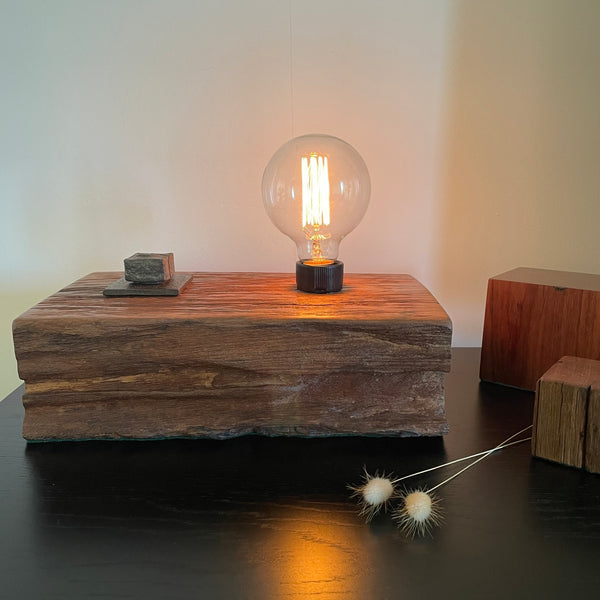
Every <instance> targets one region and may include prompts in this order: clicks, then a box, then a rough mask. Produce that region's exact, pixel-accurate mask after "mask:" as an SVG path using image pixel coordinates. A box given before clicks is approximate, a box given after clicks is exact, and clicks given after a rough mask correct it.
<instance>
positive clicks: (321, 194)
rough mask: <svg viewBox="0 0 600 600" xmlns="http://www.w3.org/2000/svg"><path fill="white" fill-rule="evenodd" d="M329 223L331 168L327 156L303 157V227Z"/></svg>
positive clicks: (317, 226)
mask: <svg viewBox="0 0 600 600" xmlns="http://www.w3.org/2000/svg"><path fill="white" fill-rule="evenodd" d="M321 225H329V168H328V166H327V157H326V156H319V155H318V154H311V155H310V156H303V157H302V227H307V226H310V227H315V228H319V227H320V226H321Z"/></svg>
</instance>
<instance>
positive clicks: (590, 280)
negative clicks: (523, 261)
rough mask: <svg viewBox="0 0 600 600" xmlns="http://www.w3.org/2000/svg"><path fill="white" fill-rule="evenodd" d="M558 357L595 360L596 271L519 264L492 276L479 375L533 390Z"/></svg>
mask: <svg viewBox="0 0 600 600" xmlns="http://www.w3.org/2000/svg"><path fill="white" fill-rule="evenodd" d="M562 356H580V357H582V358H590V359H594V360H598V359H600V275H589V274H585V273H569V272H564V271H549V270H546V269H528V268H523V267H521V268H518V269H514V270H512V271H508V272H507V273H503V274H502V275H498V276H496V277H492V278H491V279H490V280H489V281H488V289H487V301H486V307H485V320H484V326H483V341H482V348H481V367H480V377H481V379H482V380H484V381H491V382H494V383H502V384H504V385H510V386H513V387H518V388H523V389H526V390H532V391H533V390H535V389H536V383H537V380H538V379H539V378H540V377H541V376H542V375H543V374H544V373H545V372H546V371H547V370H548V369H549V368H550V367H551V366H552V365H553V364H554V363H555V362H556V361H557V360H558V359H559V358H561V357H562Z"/></svg>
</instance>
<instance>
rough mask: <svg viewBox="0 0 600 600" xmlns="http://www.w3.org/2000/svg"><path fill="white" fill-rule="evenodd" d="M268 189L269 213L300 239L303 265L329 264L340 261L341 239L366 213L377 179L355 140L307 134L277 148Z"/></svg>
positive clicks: (265, 179)
mask: <svg viewBox="0 0 600 600" xmlns="http://www.w3.org/2000/svg"><path fill="white" fill-rule="evenodd" d="M262 195H263V202H264V206H265V210H266V211H267V214H268V215H269V218H270V219H271V221H273V223H274V224H275V226H276V227H277V228H278V229H279V230H280V231H281V232H283V233H285V234H286V235H287V236H289V237H290V238H291V239H292V240H293V241H294V242H295V244H296V248H297V251H298V257H299V259H300V262H301V263H302V265H304V266H308V267H324V266H327V265H332V264H334V263H340V261H337V260H336V259H337V257H338V250H339V244H340V242H341V241H342V239H343V238H344V237H345V236H346V235H347V234H348V233H350V232H351V231H352V230H353V229H354V228H355V227H356V226H357V225H358V223H359V222H360V220H361V219H362V218H363V216H364V214H365V212H366V210H367V206H368V205H369V197H370V195H371V180H370V178H369V172H368V170H367V166H366V165H365V162H364V160H363V159H362V157H361V156H360V154H359V153H358V152H357V151H356V150H355V149H354V148H353V147H352V146H350V144H348V143H346V142H344V141H343V140H340V139H339V138H336V137H333V136H330V135H303V136H300V137H297V138H294V139H293V140H290V141H289V142H287V143H286V144H284V145H283V146H281V148H279V150H277V152H275V154H274V155H273V157H272V158H271V160H270V161H269V164H268V165H267V167H266V168H265V172H264V174H263V179H262ZM340 265H341V263H340ZM340 287H341V284H340ZM299 288H300V286H299ZM300 289H302V288H300ZM306 291H333V290H306Z"/></svg>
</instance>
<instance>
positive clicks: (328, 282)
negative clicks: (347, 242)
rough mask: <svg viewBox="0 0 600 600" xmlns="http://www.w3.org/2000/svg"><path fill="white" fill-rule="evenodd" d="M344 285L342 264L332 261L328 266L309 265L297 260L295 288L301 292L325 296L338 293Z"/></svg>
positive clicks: (309, 262)
mask: <svg viewBox="0 0 600 600" xmlns="http://www.w3.org/2000/svg"><path fill="white" fill-rule="evenodd" d="M343 285H344V263H343V262H342V261H341V260H334V261H333V262H331V263H329V264H311V261H303V260H299V261H298V262H297V263H296V287H297V288H298V289H299V290H300V291H301V292H310V293H312V294H327V293H329V292H339V291H340V290H341V289H342V286H343Z"/></svg>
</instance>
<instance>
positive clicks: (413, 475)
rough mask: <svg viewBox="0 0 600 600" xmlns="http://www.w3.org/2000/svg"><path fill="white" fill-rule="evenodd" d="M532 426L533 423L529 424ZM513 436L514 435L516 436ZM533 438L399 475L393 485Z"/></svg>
mask: <svg viewBox="0 0 600 600" xmlns="http://www.w3.org/2000/svg"><path fill="white" fill-rule="evenodd" d="M529 427H531V425H530V426H529ZM529 427H526V428H525V429H524V430H523V431H525V430H527V429H529ZM519 433H523V432H522V431H520V432H519ZM519 433H516V434H515V436H516V435H519ZM515 436H513V437H515ZM530 439H531V438H530V437H528V438H524V439H522V440H517V441H516V442H510V443H508V444H500V445H499V446H495V447H494V448H491V449H490V450H483V451H482V452H477V453H476V454H470V455H469V456H463V457H462V458H456V459H454V460H451V461H449V462H446V463H444V464H441V465H436V466H435V467H429V469H424V470H423V471H417V472H416V473H411V474H410V475H403V476H402V477H397V478H396V479H394V480H392V485H395V484H396V483H399V482H400V481H404V480H405V479H410V478H411V477H417V476H418V475H423V474H424V473H429V472H430V471H435V470H437V469H442V468H444V467H449V466H450V465H454V464H456V463H459V462H463V461H465V460H469V459H470V458H477V457H478V456H482V455H484V454H485V455H488V454H491V453H492V452H496V451H497V450H502V449H503V448H508V447H509V446H514V445H516V444H522V443H523V442H528V441H529V440H530Z"/></svg>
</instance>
